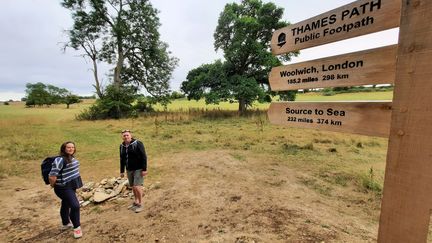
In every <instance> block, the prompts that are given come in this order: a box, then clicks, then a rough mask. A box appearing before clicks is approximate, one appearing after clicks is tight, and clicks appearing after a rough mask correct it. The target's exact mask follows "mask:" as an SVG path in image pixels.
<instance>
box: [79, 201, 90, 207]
mask: <svg viewBox="0 0 432 243" xmlns="http://www.w3.org/2000/svg"><path fill="white" fill-rule="evenodd" d="M89 204H90V201H85V202H83V204H81V207H85V206H87V205H89Z"/></svg>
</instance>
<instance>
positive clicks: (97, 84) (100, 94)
mask: <svg viewBox="0 0 432 243" xmlns="http://www.w3.org/2000/svg"><path fill="white" fill-rule="evenodd" d="M92 60H93V75H94V79H95V85H93V87H95V89H96V94H97V96H98V97H99V99H102V96H103V92H102V89H101V86H100V83H99V78H98V69H97V60H96V57H94V58H93V57H92Z"/></svg>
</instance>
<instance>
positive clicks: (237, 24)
mask: <svg viewBox="0 0 432 243" xmlns="http://www.w3.org/2000/svg"><path fill="white" fill-rule="evenodd" d="M282 15H283V9H282V8H278V7H276V5H275V4H273V3H263V2H262V1H261V0H243V1H242V2H241V3H240V4H237V3H230V4H227V5H225V8H224V10H223V11H222V13H221V14H220V16H219V20H218V25H217V27H216V31H215V33H214V39H215V42H214V46H215V49H216V51H217V50H222V51H223V53H224V60H223V61H222V60H217V61H215V62H214V63H211V64H204V65H202V66H200V67H197V68H195V69H193V70H191V71H190V72H189V73H188V75H187V77H186V81H184V82H183V83H182V86H181V89H182V90H183V91H184V92H185V94H186V95H187V97H188V98H189V99H200V98H203V97H204V98H205V100H206V102H207V103H218V102H220V101H226V100H237V101H238V102H239V111H240V112H244V111H245V110H246V108H247V106H250V105H252V103H253V102H254V101H255V100H259V101H264V100H269V94H271V91H270V90H269V82H268V73H269V72H270V69H271V68H272V67H274V66H278V65H281V61H289V60H290V59H291V57H292V56H293V55H296V54H297V53H296V52H295V53H288V54H285V55H281V56H279V57H275V56H273V55H272V54H271V52H270V49H269V46H270V41H271V37H272V33H273V32H274V30H276V29H279V28H281V27H284V26H286V25H288V23H287V22H284V21H282V20H281V18H282ZM291 97H292V95H291Z"/></svg>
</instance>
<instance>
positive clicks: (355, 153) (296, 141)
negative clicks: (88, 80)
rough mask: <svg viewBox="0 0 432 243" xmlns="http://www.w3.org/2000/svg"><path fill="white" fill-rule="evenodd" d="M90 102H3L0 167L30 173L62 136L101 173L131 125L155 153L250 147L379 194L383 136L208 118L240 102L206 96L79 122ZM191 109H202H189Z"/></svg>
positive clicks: (387, 95) (311, 96)
mask: <svg viewBox="0 0 432 243" xmlns="http://www.w3.org/2000/svg"><path fill="white" fill-rule="evenodd" d="M391 96H392V93H391V92H374V93H355V94H342V95H335V96H319V95H317V94H316V93H307V94H299V95H298V99H297V100H298V101H313V100H319V101H325V100H338V99H339V100H359V99H360V98H362V99H366V100H374V99H375V100H385V99H391ZM268 105H269V104H257V105H256V106H254V108H255V109H260V110H265V109H266V108H267V107H268ZM88 106H89V103H88V102H87V103H81V104H78V105H73V106H71V108H70V109H66V108H65V107H64V106H53V107H50V108H46V107H44V108H24V106H23V104H22V103H12V105H9V106H5V105H1V106H0V126H1V127H3V128H4V129H3V136H4V137H5V138H7V139H2V141H1V142H0V149H1V152H0V159H1V161H2V163H1V165H0V173H1V174H3V175H22V176H27V175H28V173H30V171H29V168H32V167H33V166H36V165H38V163H40V160H41V159H42V158H44V157H45V156H48V155H51V154H56V153H57V150H58V147H59V145H60V144H61V143H62V142H63V141H66V140H73V141H75V142H76V143H77V147H78V151H79V157H80V158H81V159H82V160H83V161H85V162H84V168H87V167H88V168H93V167H99V166H101V167H102V168H103V169H102V170H101V171H103V172H105V174H106V175H108V174H109V173H111V171H112V170H117V167H118V165H117V156H118V155H117V153H118V151H117V146H118V144H119V142H120V136H119V134H118V132H119V131H120V130H122V129H124V128H130V129H132V130H133V131H134V132H135V135H136V136H137V137H139V138H141V139H143V140H144V141H148V142H147V143H146V144H147V147H148V151H149V154H150V157H157V156H158V155H159V154H162V153H176V152H179V151H184V150H201V151H202V150H208V149H215V148H223V149H229V150H232V151H233V152H232V153H233V154H236V153H238V154H243V153H244V152H245V151H246V152H247V153H248V154H250V155H251V156H252V155H253V154H264V155H266V156H268V157H269V158H271V159H272V160H275V161H278V163H290V164H291V165H292V167H294V168H298V169H300V170H304V171H308V172H311V173H313V174H314V175H316V176H317V177H318V178H321V179H324V180H330V178H333V177H330V176H329V174H335V173H336V174H337V179H334V180H335V181H330V182H331V183H333V182H334V183H336V184H344V185H345V184H347V183H355V184H357V185H359V187H360V188H362V187H363V188H369V189H372V190H376V191H377V192H380V187H381V184H382V180H383V171H384V162H385V154H386V148H387V141H386V139H382V138H375V137H365V136H357V135H350V134H342V133H332V132H324V131H318V130H305V129H295V128H286V127H279V126H273V125H271V124H269V123H268V120H267V118H266V114H265V112H256V113H255V114H253V115H251V116H250V117H246V118H243V117H238V116H237V115H236V113H235V112H228V113H226V112H225V113H226V114H225V115H223V116H220V115H219V117H226V118H223V119H222V118H219V119H210V118H209V116H208V112H207V113H206V111H205V110H216V111H215V112H218V111H217V110H218V109H220V110H221V111H220V112H221V113H222V112H224V110H231V111H235V110H236V109H237V104H230V103H228V102H226V103H222V104H220V105H219V106H216V105H205V103H204V101H199V102H196V101H187V100H177V101H175V102H173V103H171V104H170V105H169V106H168V110H169V111H177V112H174V113H165V114H159V115H158V114H156V115H152V116H147V117H141V118H137V119H125V120H106V121H77V120H75V119H74V118H75V115H76V114H78V113H79V112H80V111H81V110H83V109H84V108H87V107H88ZM191 109H192V110H194V109H195V110H198V111H196V112H195V113H191V112H190V110H191ZM206 114H207V115H206ZM217 116H218V115H217V114H216V117H217ZM329 151H332V152H329ZM239 156H240V155H239ZM18 162H19V163H18ZM29 164H32V165H33V166H29ZM102 165H104V166H102ZM84 171H86V170H84ZM90 171H91V170H90ZM103 174H104V173H103ZM153 175H154V174H153ZM88 176H89V177H94V176H95V175H94V174H91V175H90V174H89V175H88ZM100 176H102V175H100ZM331 180H333V179H331Z"/></svg>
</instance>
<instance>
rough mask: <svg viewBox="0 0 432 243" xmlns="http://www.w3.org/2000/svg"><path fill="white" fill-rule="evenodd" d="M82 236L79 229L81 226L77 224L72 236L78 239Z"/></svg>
mask: <svg viewBox="0 0 432 243" xmlns="http://www.w3.org/2000/svg"><path fill="white" fill-rule="evenodd" d="M81 237H82V230H81V226H78V227H77V228H75V229H74V238H75V239H78V238H81Z"/></svg>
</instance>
